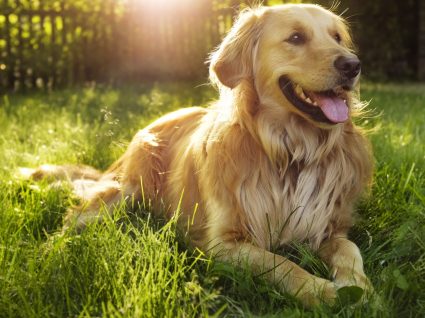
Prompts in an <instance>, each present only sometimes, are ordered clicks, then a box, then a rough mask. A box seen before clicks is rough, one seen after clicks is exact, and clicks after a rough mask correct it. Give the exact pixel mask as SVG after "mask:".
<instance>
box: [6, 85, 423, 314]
mask: <svg viewBox="0 0 425 318" xmlns="http://www.w3.org/2000/svg"><path fill="white" fill-rule="evenodd" d="M193 86H194V85H192V84H185V85H182V84H162V85H145V86H142V87H123V88H120V89H109V88H106V87H97V88H96V87H87V88H84V89H76V90H64V91H58V92H54V93H51V94H41V93H40V94H28V95H6V96H4V97H3V98H2V99H1V100H0V127H2V134H1V135H0V161H1V162H2V165H1V166H0V291H1V292H0V308H1V311H0V317H69V316H107V317H142V316H143V317H145V316H146V317H149V316H155V317H204V316H209V315H211V316H214V315H217V316H235V317H247V316H248V317H249V316H267V317H328V316H337V317H421V316H423V315H424V314H425V297H424V293H423V288H424V286H425V211H424V206H425V176H424V171H425V157H424V153H425V142H424V140H425V130H424V127H425V118H424V116H422V112H423V100H424V99H425V93H424V92H425V87H424V86H423V85H379V84H371V83H369V84H366V85H364V87H363V93H364V95H363V98H364V99H365V100H371V103H370V108H372V109H375V114H377V113H382V114H381V115H379V116H377V117H376V116H375V117H371V118H368V119H366V120H365V121H364V122H363V125H365V126H367V127H369V128H372V127H375V126H380V128H379V129H377V130H376V132H374V133H373V134H371V136H370V138H371V140H372V143H373V145H374V148H375V157H376V173H375V181H374V184H373V187H372V190H371V194H370V196H369V197H368V198H366V199H365V200H364V201H363V202H361V203H360V204H359V208H358V214H359V216H358V222H357V225H356V226H355V227H354V229H353V231H352V232H351V237H352V239H353V240H354V241H355V242H356V243H357V244H358V245H359V246H360V248H361V250H362V253H363V256H364V261H365V266H366V272H367V274H368V275H369V277H370V279H371V281H372V283H373V285H374V286H375V290H376V294H377V295H375V296H374V297H372V298H371V299H370V300H369V303H367V304H365V305H362V306H353V305H351V304H352V303H353V302H354V301H355V300H356V297H359V293H358V290H355V289H354V290H353V288H351V289H350V288H349V289H347V290H345V291H341V292H340V293H341V294H342V295H341V299H340V303H339V305H337V306H335V307H334V308H329V307H326V306H320V307H318V308H315V309H314V310H306V309H304V308H302V306H301V305H300V304H299V303H298V302H297V301H296V300H295V299H294V298H292V297H290V296H288V295H286V294H282V293H280V292H278V291H277V289H276V288H275V287H274V286H270V284H268V283H267V282H265V281H263V280H262V278H261V277H257V276H255V275H253V273H251V272H250V271H249V269H245V270H240V269H236V268H235V267H233V266H231V265H228V264H223V263H217V262H214V261H213V260H210V259H208V258H206V257H205V256H204V255H203V254H202V253H199V252H197V251H193V250H191V249H187V247H186V245H185V243H184V242H183V239H182V238H181V235H180V233H178V232H177V231H176V229H175V220H171V221H170V222H164V221H161V220H154V219H153V218H152V217H151V216H150V213H149V211H145V210H140V211H139V213H138V214H137V215H133V214H130V215H129V214H127V213H126V207H125V206H120V207H118V208H117V211H116V212H117V213H116V215H115V216H114V219H108V220H106V222H105V224H100V225H93V226H89V227H88V229H87V230H86V231H85V232H83V233H82V234H81V235H70V234H66V235H63V236H60V235H58V234H57V233H58V231H60V228H61V224H62V217H63V215H64V213H65V211H66V209H67V208H69V207H70V206H71V205H72V204H75V198H74V197H73V196H72V195H71V193H70V191H69V189H68V188H67V187H66V186H65V187H55V186H50V185H48V184H46V183H37V184H35V183H31V182H22V181H19V180H18V179H17V178H16V177H15V176H14V173H15V171H16V168H17V167H19V166H28V167H34V166H37V165H39V164H42V163H77V162H80V163H86V164H90V165H94V166H96V167H97V168H105V167H107V166H108V165H109V164H110V163H111V162H113V161H114V160H115V159H117V158H118V157H119V156H120V155H121V154H122V153H123V151H124V150H125V146H126V144H127V143H128V142H129V141H130V139H131V137H132V136H133V135H134V134H135V132H136V131H137V130H138V129H139V128H141V127H143V126H145V125H146V124H148V123H149V122H150V121H152V120H153V119H154V118H156V117H158V116H160V115H161V114H162V113H164V112H167V111H170V110H173V109H176V108H179V107H182V106H191V105H199V104H205V103H206V102H208V101H209V100H210V99H211V98H212V97H213V96H214V94H215V93H214V92H213V91H212V90H211V89H210V88H209V87H205V86H201V87H196V88H192V87H193ZM278 252H279V253H283V254H285V255H287V256H288V257H289V258H290V259H291V260H293V261H295V262H297V263H299V264H301V265H302V266H303V267H304V268H306V269H307V270H309V271H310V272H311V273H314V274H317V275H319V276H321V277H329V273H328V270H327V268H326V266H325V265H324V264H323V263H322V262H321V260H320V259H318V257H317V256H316V255H315V254H314V253H312V252H311V251H309V250H308V249H307V248H306V246H305V245H303V244H294V245H293V246H292V247H291V248H286V249H285V250H280V251H278Z"/></svg>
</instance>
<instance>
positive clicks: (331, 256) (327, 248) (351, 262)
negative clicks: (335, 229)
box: [319, 234, 373, 293]
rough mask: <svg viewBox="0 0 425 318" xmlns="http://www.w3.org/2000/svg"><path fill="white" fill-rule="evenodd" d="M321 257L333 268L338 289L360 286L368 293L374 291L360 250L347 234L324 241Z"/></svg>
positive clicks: (320, 248)
mask: <svg viewBox="0 0 425 318" xmlns="http://www.w3.org/2000/svg"><path fill="white" fill-rule="evenodd" d="M319 255H320V257H321V258H322V259H323V260H324V261H325V262H326V263H327V264H328V266H329V267H330V268H331V271H332V276H333V278H334V282H335V285H336V286H337V287H338V288H340V287H344V286H359V287H361V288H363V289H364V290H365V291H366V292H367V293H370V292H372V291H373V287H372V285H371V283H370V281H369V279H368V278H367V277H366V275H365V273H364V270H363V260H362V256H361V255H360V250H359V248H358V247H357V246H356V244H354V243H353V242H351V241H350V240H348V239H347V237H346V235H345V234H340V235H335V236H332V237H330V238H328V239H326V240H325V241H323V242H322V244H321V245H320V247H319Z"/></svg>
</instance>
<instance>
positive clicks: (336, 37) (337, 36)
mask: <svg viewBox="0 0 425 318" xmlns="http://www.w3.org/2000/svg"><path fill="white" fill-rule="evenodd" d="M334 39H335V41H336V42H337V43H341V41H342V39H341V35H339V33H335V35H334Z"/></svg>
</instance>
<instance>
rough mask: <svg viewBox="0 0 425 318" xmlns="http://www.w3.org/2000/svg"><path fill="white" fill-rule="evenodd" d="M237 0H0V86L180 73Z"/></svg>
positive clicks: (216, 36) (214, 36)
mask: <svg viewBox="0 0 425 318" xmlns="http://www.w3.org/2000/svg"><path fill="white" fill-rule="evenodd" d="M242 2H244V1H241V0H91V1H88V0H0V88H9V89H10V88H12V89H26V88H33V87H55V86H68V85H72V84H75V83H83V82H86V81H126V80H139V79H158V78H169V79H184V78H194V77H199V76H203V75H205V74H206V66H205V65H204V61H205V59H206V57H207V54H208V52H209V51H210V50H211V49H212V48H213V47H214V46H215V45H217V44H218V43H219V41H220V39H221V38H222V36H223V34H224V33H225V31H226V30H227V29H228V28H229V27H230V26H231V24H232V20H233V15H234V14H235V12H236V11H237V9H238V7H239V6H240V5H241V3H242Z"/></svg>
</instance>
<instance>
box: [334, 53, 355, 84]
mask: <svg viewBox="0 0 425 318" xmlns="http://www.w3.org/2000/svg"><path fill="white" fill-rule="evenodd" d="M334 66H335V68H336V69H337V70H338V71H339V72H340V74H341V75H342V76H344V77H345V78H347V79H352V78H354V77H356V76H357V75H359V73H360V69H361V63H360V60H359V58H358V57H357V56H355V55H353V56H350V57H347V56H339V57H338V58H337V59H336V60H335V62H334Z"/></svg>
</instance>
